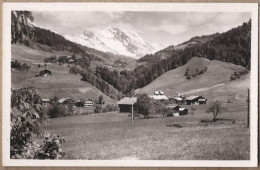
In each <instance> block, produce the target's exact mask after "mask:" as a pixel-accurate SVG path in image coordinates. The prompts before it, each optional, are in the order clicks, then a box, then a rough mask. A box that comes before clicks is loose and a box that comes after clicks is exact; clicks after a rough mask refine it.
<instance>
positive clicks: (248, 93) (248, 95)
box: [247, 89, 250, 128]
mask: <svg viewBox="0 0 260 170" xmlns="http://www.w3.org/2000/svg"><path fill="white" fill-rule="evenodd" d="M249 126H250V90H249V89H247V127H248V128H249Z"/></svg>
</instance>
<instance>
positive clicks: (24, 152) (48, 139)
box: [10, 87, 65, 159]
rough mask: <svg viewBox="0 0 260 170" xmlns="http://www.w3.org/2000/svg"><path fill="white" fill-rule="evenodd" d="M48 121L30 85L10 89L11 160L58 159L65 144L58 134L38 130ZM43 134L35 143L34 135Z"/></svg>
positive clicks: (39, 135)
mask: <svg viewBox="0 0 260 170" xmlns="http://www.w3.org/2000/svg"><path fill="white" fill-rule="evenodd" d="M46 121H47V116H46V112H45V110H44V109H43V107H42V105H41V98H40V96H39V94H38V93H37V91H36V90H35V89H34V88H32V87H26V88H22V89H16V90H12V92H11V132H10V157H11V159H61V158H63V156H64V155H65V153H64V152H63V151H62V150H61V148H60V147H61V144H62V143H64V142H65V141H64V139H62V138H61V137H60V136H58V135H57V134H49V133H47V132H44V131H43V130H41V129H40V126H39V125H40V124H41V123H45V122H46ZM44 134H46V135H47V136H45V138H44V139H42V143H40V144H39V143H36V142H35V140H34V138H35V137H36V136H38V137H42V136H44Z"/></svg>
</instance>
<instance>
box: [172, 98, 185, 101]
mask: <svg viewBox="0 0 260 170" xmlns="http://www.w3.org/2000/svg"><path fill="white" fill-rule="evenodd" d="M173 99H175V100H177V101H182V100H183V98H181V97H173Z"/></svg>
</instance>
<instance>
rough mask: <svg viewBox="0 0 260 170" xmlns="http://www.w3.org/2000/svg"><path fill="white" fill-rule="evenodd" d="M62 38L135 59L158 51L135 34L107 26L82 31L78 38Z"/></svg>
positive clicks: (68, 36)
mask: <svg viewBox="0 0 260 170" xmlns="http://www.w3.org/2000/svg"><path fill="white" fill-rule="evenodd" d="M64 37H65V38H66V39H67V40H70V41H72V42H75V43H78V44H81V45H84V46H87V47H90V48H94V49H97V50H100V51H103V52H110V53H113V54H119V55H125V56H129V57H132V58H135V59H139V58H141V57H143V56H144V55H146V54H151V53H154V52H155V51H156V50H158V49H156V48H155V47H153V46H152V45H150V44H149V43H147V42H146V41H145V40H144V39H143V38H142V37H141V36H140V35H138V34H137V33H136V32H133V31H130V30H127V29H125V28H122V27H112V26H108V27H106V28H105V29H103V30H100V31H96V32H93V31H84V32H83V34H81V35H80V36H70V35H64Z"/></svg>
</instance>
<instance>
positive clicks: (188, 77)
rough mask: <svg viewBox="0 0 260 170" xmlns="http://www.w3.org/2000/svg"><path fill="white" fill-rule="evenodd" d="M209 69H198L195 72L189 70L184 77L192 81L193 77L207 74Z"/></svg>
mask: <svg viewBox="0 0 260 170" xmlns="http://www.w3.org/2000/svg"><path fill="white" fill-rule="evenodd" d="M207 68H208V67H204V68H201V69H200V70H199V69H198V68H196V69H195V70H193V71H190V69H189V68H187V69H186V72H185V74H184V76H186V79H191V78H193V77H196V76H197V75H201V74H203V73H205V72H206V71H207Z"/></svg>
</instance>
